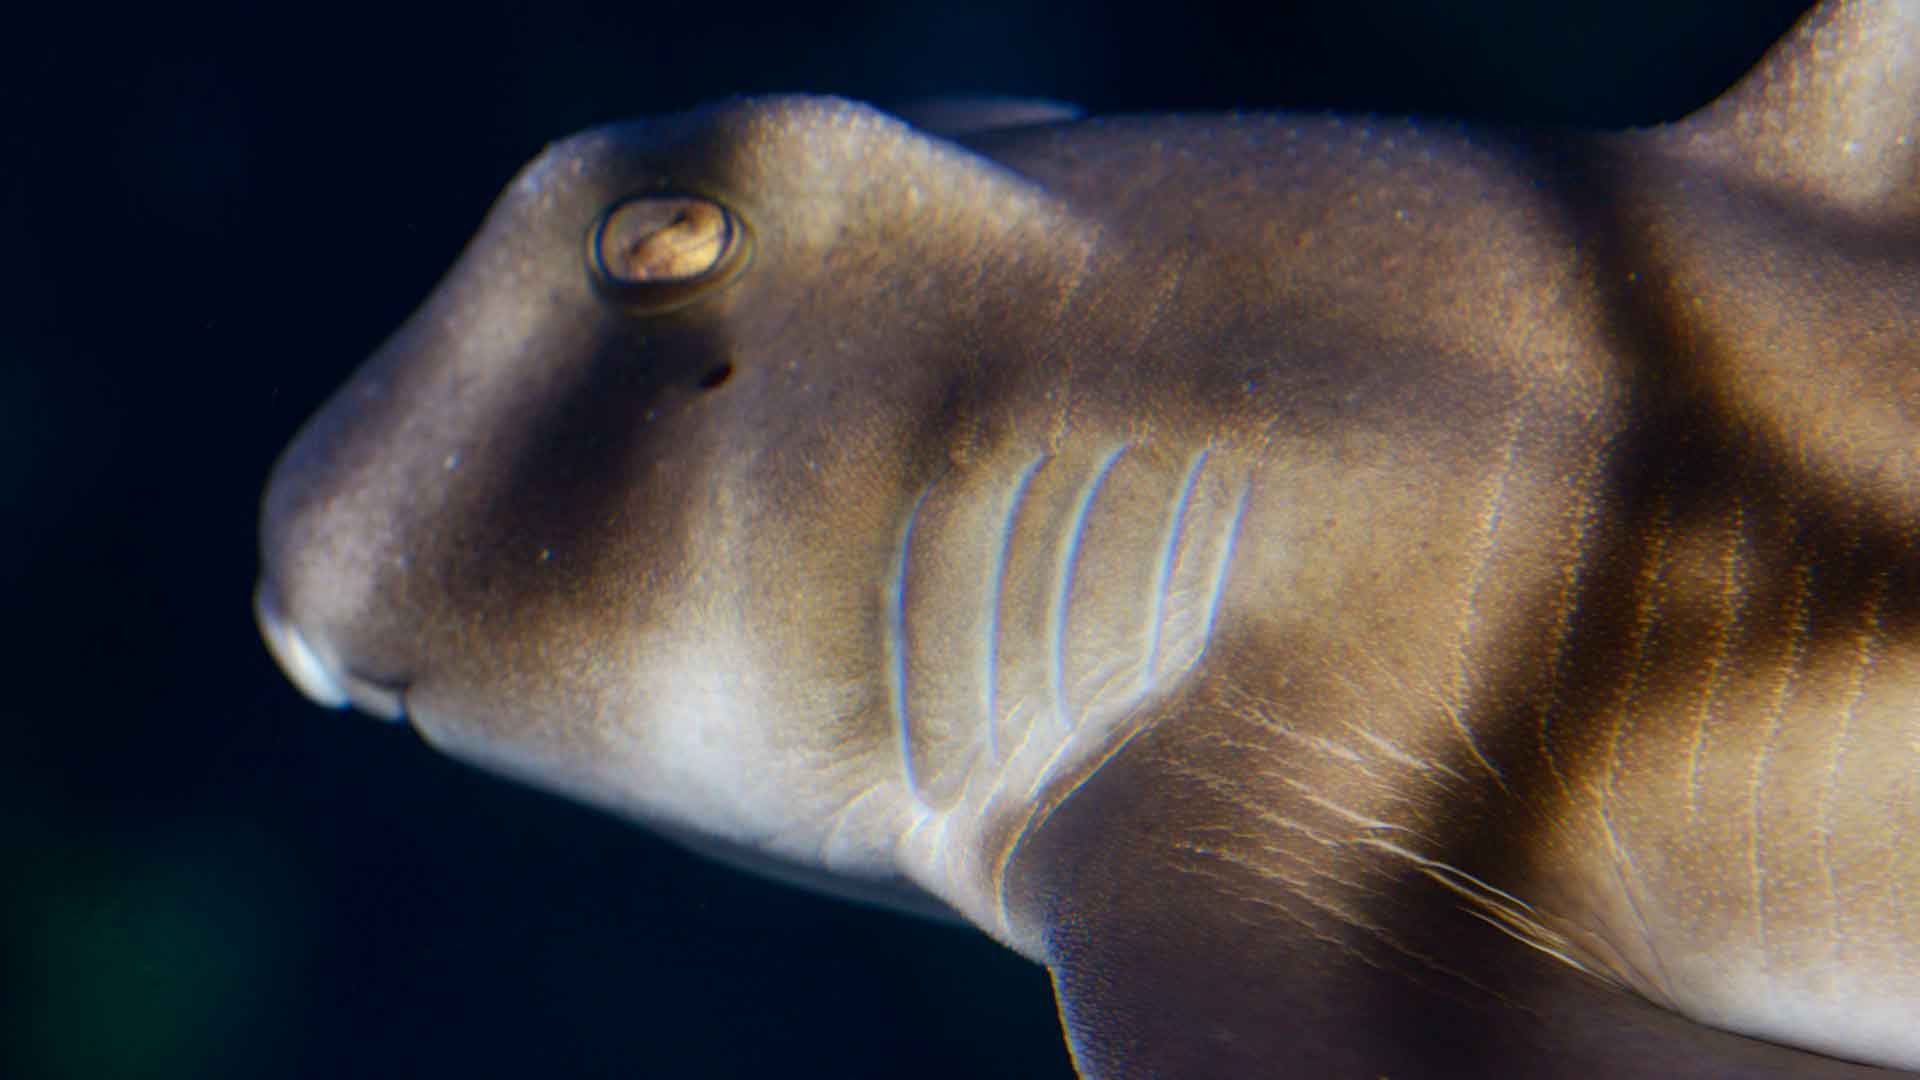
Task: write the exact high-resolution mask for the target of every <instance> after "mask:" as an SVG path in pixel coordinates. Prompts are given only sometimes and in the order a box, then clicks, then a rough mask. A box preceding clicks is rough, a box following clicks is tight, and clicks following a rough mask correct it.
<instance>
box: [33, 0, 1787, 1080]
mask: <svg viewBox="0 0 1920 1080" xmlns="http://www.w3.org/2000/svg"><path fill="white" fill-rule="evenodd" d="M1800 6H1801V5H1800V4H1799V3H1796V2H1794V0H1780V2H1772V3H1765V4H1745V5H1739V6H1738V7H1737V9H1736V7H1735V6H1734V5H1728V4H1720V3H1713V2H1710V0H1694V2H1686V3H1682V2H1674V0H1664V2H1654V0H1643V2H1637V3H1617V2H1616V3H1604V4H1603V3H1597V2H1592V0H1570V2H1568V3H1565V4H1553V5H1547V4H1537V3H1533V2H1531V0H1433V2H1431V3H1426V4H1421V3H1413V2H1411V0H1402V2H1395V3H1384V2H1373V0H1354V2H1352V3H1348V4H1344V5H1324V4H1316V5H1311V6H1310V7H1311V9H1312V10H1311V12H1308V11H1305V10H1296V9H1295V8H1294V7H1293V6H1291V5H1289V4H1285V3H1272V4H1268V5H1265V6H1263V8H1262V10H1261V13H1260V14H1258V15H1255V16H1248V15H1246V14H1244V13H1241V12H1239V11H1238V9H1236V8H1233V7H1230V6H1227V5H1213V4H1209V3H1204V2H1203V3H1182V4H1179V5H1176V6H1174V7H1172V8H1170V9H1151V8H1147V7H1120V8H1114V7H1112V6H1111V5H1106V4H1096V3H1092V2H1090V0H1077V2H1076V0H1068V2H1061V3H1052V4H1046V5H1040V4H1034V5H1013V4H969V5H964V6H955V7H954V8H952V9H950V10H948V9H939V8H935V7H931V6H925V5H914V4H903V3H897V2H887V3H878V2H876V3H869V4H865V5H853V6H843V7H828V8H813V7H803V6H763V5H757V4H756V3H753V2H749V3H748V4H746V5H742V4H739V3H703V4H691V5H661V4H647V3H639V2H629V3H621V4H612V3H607V4H590V3H582V2H578V0H556V2H552V3H539V4H535V3H531V2H528V3H507V2H501V0H479V2H475V3H470V4H467V5H464V11H463V13H462V14H461V15H460V16H459V17H457V18H453V17H447V16H441V17H435V18H427V17H424V16H423V15H419V14H415V13H412V12H410V11H408V10H406V9H405V6H404V5H398V4H389V5H386V6H385V7H369V8H355V9H351V10H348V9H342V8H338V7H324V8H323V7H315V8H311V9H297V8H282V7H279V6H274V5H250V6H246V7H240V6H235V7H233V8H231V9H228V10H217V9H213V8H208V7H199V8H195V9H193V10H190V11H185V12H182V11H167V12H164V13H162V12H161V11H159V10H151V11H145V12H144V13H141V14H131V13H126V12H118V11H116V10H114V9H113V8H110V7H109V8H99V7H83V6H80V5H73V4H65V5H56V6H54V7H52V8H45V9H40V10H39V11H38V13H37V14H35V15H32V16H23V15H15V16H10V17H9V18H10V19H11V20H13V21H11V22H9V24H8V25H7V26H6V27H5V28H4V29H0V242H3V244H4V247H3V248H0V282H3V283H4V286H5V288H4V291H0V297H3V298H4V299H0V315H4V318H0V616H4V617H3V618H0V633H4V634H5V635H6V641H5V648H4V649H0V676H4V678H5V694H4V696H0V740H3V741H0V866H4V867H5V871H4V873H5V877H4V887H3V888H0V1075H4V1076H8V1077H21V1078H40V1077H134V1076H144V1077H164V1078H174V1077H179V1078H189V1077H251V1076H271V1077H329V1078H331V1077H339V1076H363V1075H364V1076H416V1077H417V1076H429V1075H448V1076H463V1077H493V1076H508V1077H511V1076H540V1077H587V1076H609V1075H616V1076H763V1075H774V1076H787V1075H831V1076H846V1077H858V1076H913V1077H915V1078H918V1080H924V1078H928V1077H935V1076H969V1077H975V1076H978V1077H1002V1076H1006V1077H1012V1076H1064V1075H1067V1074H1068V1067H1067V1064H1066V1058H1065V1054H1064V1051H1063V1049H1062V1047H1061V1044H1060V1041H1059V1037H1058V1033H1057V1028H1056V1021H1055V1019H1054V1016H1053V1012H1052V1007H1051V1001H1050V998H1049V995H1048V990H1047V986H1046V981H1045V978H1044V975H1043V973H1042V972H1041V971H1040V970H1039V969H1037V968H1033V967H1031V966H1029V965H1027V964H1026V963H1024V962H1023V961H1020V960H1018V959H1016V958H1014V957H1012V956H1011V955H1008V954H1005V953H1003V952H1001V951H1000V950H999V949H997V948H996V947H994V946H992V945H991V944H989V943H988V942H987V941H986V940H985V939H984V938H980V937H978V936H976V935H972V934H970V933H963V932H958V931H954V930H950V929H944V928H940V927H934V926H929V925H925V924H921V923H918V922H915V921H912V920H908V919H903V918H898V917H893V916H888V915H881V914H876V913H872V912H868V911H863V910H859V909H855V908H851V907H846V906H842V905H840V904H836V903H833V902H830V901H826V900H820V899H816V898H813V897H811V896H805V895H800V894H797V893H794V892H792V891H789V890H786V889H783V888H780V887H778V886H774V885H770V884H763V883H761V882H759V881H755V880H751V879H748V878H745V877H741V876H738V875H735V874H733V873H730V872H727V871H724V870H720V869H717V868H715V867H711V866H709V865H706V864H705V863H702V862H699V861H696V860H694V859H692V858H690V857H687V856H684V855H682V854H680V853H679V852H677V851H675V850H673V849H671V848H669V847H667V846H665V845H664V844H661V843H659V842H657V841H655V840H653V839H652V838H651V837H648V836H646V835H643V834H641V833H640V832H638V831H635V830H632V829H629V828H625V827H623V826H620V825H617V824H615V823H613V822H610V821H606V820H602V819H601V818H599V817H596V816H595V815H593V814H591V813H589V812H587V811H584V810H580V809H576V808H574V807H572V806H569V805H565V804H562V803H560V802H558V801H555V800H551V799H548V798H545V797H542V796H538V795H535V794H532V793H529V792H524V791H521V790H519V789H516V788H514V787H511V786H509V785H507V784H505V783H502V782H497V781H494V780H492V779H489V778H486V777H483V776H480V775H478V774H475V773H472V772H470V771H468V770H466V769H464V768H462V767H460V766H457V765H454V764H452V763H450V762H448V761H445V760H443V759H441V758H439V757H438V756H436V755H434V754H432V753H430V752H428V751H427V750H426V749H424V748H423V747H422V746H421V745H420V744H419V743H418V741H417V740H416V739H414V738H413V737H412V736H411V735H410V734H409V733H407V732H406V731H405V730H402V729H395V728H389V727H385V726H381V725H378V724H376V723H374V722H372V721H368V720H364V719H361V718H358V717H354V716H350V715H339V714H327V713H322V712H320V711H319V710H317V709H314V708H312V707H309V706H308V705H306V704H305V703H304V702H303V701H302V700H301V699H300V698H298V697H297V696H296V694H295V693H294V691H293V690H292V689H291V688H290V687H289V686H287V685H286V684H285V683H284V682H283V680H282V679H281V678H280V676H279V674H278V672H277V671H276V670H275V669H274V668H273V666H272V664H271V663H270V661H269V660H268V658H267V655H266V653H265V651H264V650H263V649H262V648H261V647H260V646H259V644H258V642H257V640H256V639H255V636H254V631H253V627H252V624H251V621H250V618H249V615H248V594H249V590H250V589H251V586H252V579H253V575H254V572H255V554H254V547H253V527H254V521H253V518H254V511H255V505H256V500H257V498H258V493H259V489H260V486H261V484H262V481H263V479H264V477H265V474H266V470H267V468H268V466H269V464H270V463H271V461H272V459H273V456H274V454H275V453H276V452H277V451H278V449H279V448H280V446H281V445H283V444H284V442H285V441H286V440H287V438H288V437H289V436H290V435H291V433H292V431H293V430H294V428H295V426H296V425H297V424H298V423H299V422H300V421H301V419H302V418H304V417H305V416H306V415H307V414H308V413H309V412H311V411H312V410H313V408H314V407H315V406H316V404H317V403H318V401H319V399H320V398H321V396H322V395H323V394H325V393H326V392H327V391H328V390H329V389H330V388H331V387H333V386H334V385H336V384H337V383H338V382H339V381H340V380H341V379H342V378H343V377H344V376H345V375H346V374H347V372H348V371H349V370H350V369H351V368H352V367H353V366H354V365H355V364H356V363H358V361H359V359H360V358H361V357H362V356H363V355H364V354H365V353H366V352H367V351H368V350H369V349H371V348H372V347H373V346H374V345H375V344H376V343H378V341H379V340H380V339H381V338H382V337H383V336H384V335H385V334H386V333H387V332H388V331H389V330H390V329H392V328H393V327H394V326H395V325H396V324H397V323H398V322H399V320H400V319H401V318H402V316H404V315H405V314H406V312H407V311H408V310H409V309H410V308H411V307H412V306H413V305H414V304H415V303H416V302H417V301H418V300H419V299H420V298H421V297H422V296H424V295H425V293H426V292H427V290H428V289H429V288H430V287H431V285H432V284H433V282H434V280H435V279H436V277H437V276H438V275H439V274H440V272H441V271H442V270H444V269H445V268H446V267H447V265H448V264H449V263H450V262H451V261H452V259H453V257H454V255H455V254H456V253H457V251H458V249H459V247H460V245H461V244H462V242H463V241H464V240H465V238H466V237H467V235H468V233H469V231H470V230H471V229H472V228H473V226H474V225H475V224H476V223H477V222H478V220H479V218H480V215H481V214H482V212H483V211H484V210H485V208H486V206H487V204H488V203H489V202H490V201H491V199H492V197H493V195H494V193H495V192H496V191H497V190H498V188H499V187H500V185H501V184H503V183H504V182H505V181H506V179H507V178H508V177H509V176H510V175H511V173H512V172H513V171H514V170H515V169H516V168H517V167H518V165H519V164H520V163H521V162H522V161H524V160H525V159H526V158H528V157H529V156H531V155H532V154H533V153H535V152H536V151H537V150H538V149H539V148H540V146H541V145H542V144H543V143H544V142H545V141H546V140H548V139H550V138H553V137H555V136H558V135H561V134H564V133H567V132H569V131H571V130H574V129H577V128H579V127H582V126H585V125H587V124H590V123H595V122H599V121H605V120H611V119H616V118H620V117H624V116H629V115H634V114H640V113H647V112H658V111H664V110H671V109H677V108H681V107H685V106H687V105H690V104H693V103H696V102H699V101H702V100H705V99H709V98H713V97H717V96H721V95H725V94H729V93H733V92H738V91H753V90H774V89H779V90H802V89H804V90H821V91H834V92H839V93H845V94H849V95H852V96H856V97H861V98H866V99H871V100H878V101H886V100H889V99H899V98H903V97H911V96H917V95H923V94H929V93H936V92H941V91H975V92H1008V93H1022V94H1038V95H1047V96H1052V97H1057V98H1062V99H1066V100H1072V101H1079V102H1083V103H1085V104H1087V105H1089V106H1091V107H1092V108H1094V109H1095V110H1098V111H1120V110H1142V109H1152V108H1161V107H1170V106H1171V107H1180V108H1187V109H1203V108H1218V107H1225V106H1247V107H1267V106H1274V107H1282V106H1291V107H1312V108H1323V107H1329V106H1335V107H1341V108H1355V109H1370V110H1381V111H1406V110H1414V111H1422V112H1447V113H1465V114H1470V115H1475V116H1479V117H1483V118H1491V119H1495V120H1499V121H1503V122H1528V123H1537V122H1574V123H1583V124H1620V123H1628V122H1650V121H1655V120H1661V119H1669V118H1672V117H1675V116H1677V115H1679V114H1681V113H1683V112H1685V111H1686V110H1687V109H1689V108H1691V107H1692V106H1694V105H1697V104H1699V103H1701V102H1702V101H1704V100H1705V99H1706V98H1708V97H1709V96H1711V95H1712V93H1714V92H1715V91H1716V90H1717V89H1719V88H1720V87H1722V86H1724V85H1725V84H1726V83H1728V82H1729V81H1731V79H1733V78H1734V77H1735V76H1736V75H1737V74H1738V73H1739V72H1740V71H1741V70H1742V69H1743V68H1744V67H1745V66H1746V65H1747V64H1749V63H1750V62H1751V61H1752V60H1753V59H1754V58H1755V57H1756V56H1757V55H1758V53H1759V52H1760V50H1761V49H1762V48H1764V46H1765V45H1766V44H1767V43H1768V42H1769V41H1771V40H1772V39H1773V37H1775V36H1776V35H1777V34H1778V33H1779V32H1780V31H1781V29H1783V28H1784V26H1785V25H1786V23H1787V22H1788V21H1789V20H1790V19H1791V18H1792V17H1793V15H1794V14H1795V11H1796V9H1797V8H1798V7H1800ZM436 10H438V8H436ZM449 10H451V9H449ZM1736 10H1737V14H1736V13H1734V12H1735V11H1736Z"/></svg>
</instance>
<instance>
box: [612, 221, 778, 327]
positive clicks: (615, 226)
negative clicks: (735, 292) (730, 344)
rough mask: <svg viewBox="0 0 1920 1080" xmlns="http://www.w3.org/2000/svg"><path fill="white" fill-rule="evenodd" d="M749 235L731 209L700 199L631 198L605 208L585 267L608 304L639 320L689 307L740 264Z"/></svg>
mask: <svg viewBox="0 0 1920 1080" xmlns="http://www.w3.org/2000/svg"><path fill="white" fill-rule="evenodd" d="M747 241H748V234H747V230H746V229H745V228H744V227H743V225H742V223H741V221H740V218H739V216H738V215H737V214H735V213H734V212H733V211H732V210H730V209H729V208H727V207H726V206H725V205H723V204H721V203H719V202H716V201H715V200H712V199H708V198H705V197H703V196H699V195H688V194H681V193H674V192H666V193H660V192H655V193H649V194H644V195H630V196H628V197H626V198H623V199H620V200H618V201H616V202H614V203H613V204H611V205H610V206H608V207H607V209H606V210H604V211H603V212H602V213H601V214H600V217H599V219H598V220H597V221H596V222H595V223H594V226H593V230H592V232H591V234H590V236H589V243H588V251H587V256H588V258H587V261H588V265H589V269H590V271H591V273H592V276H593V278H594V281H595V282H596V284H598V285H599V286H600V287H601V290H602V291H603V292H605V293H608V294H610V298H611V299H613V300H615V301H617V302H618V303H620V304H622V305H624V306H626V307H628V308H630V309H633V310H635V311H636V312H638V313H641V314H651V313H655V312H659V311H665V310H668V309H671V308H674V307H679V306H680V305H682V304H685V303H688V302H690V301H692V300H693V299H695V298H697V297H698V296H700V295H702V294H704V293H705V292H706V291H707V290H709V289H711V288H713V287H715V286H717V285H719V284H721V283H723V282H725V281H727V280H729V279H731V278H732V277H733V275H734V274H735V273H737V272H738V271H739V270H740V269H741V267H742V266H744V265H745V262H746V254H747V251H748V248H749V246H750V245H749V244H748V242H747Z"/></svg>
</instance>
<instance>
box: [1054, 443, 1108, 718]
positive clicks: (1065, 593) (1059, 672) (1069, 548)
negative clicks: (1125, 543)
mask: <svg viewBox="0 0 1920 1080" xmlns="http://www.w3.org/2000/svg"><path fill="white" fill-rule="evenodd" d="M1126 452H1127V447H1126V444H1124V443H1123V444H1121V445H1120V446H1117V447H1114V449H1113V450H1112V451H1110V452H1109V453H1108V454H1107V456H1106V458H1105V459H1103V460H1102V461H1101V462H1100V466H1099V468H1097V469H1095V470H1094V473H1093V476H1092V478H1091V479H1089V480H1088V481H1087V483H1086V486H1085V487H1082V488H1081V489H1080V495H1079V497H1078V499H1076V500H1075V503H1074V507H1073V518H1072V521H1071V523H1070V524H1069V525H1068V526H1067V532H1066V535H1065V536H1064V537H1063V538H1062V542H1061V545H1060V560H1059V564H1058V565H1057V566H1056V567H1055V568H1054V578H1055V581H1056V582H1057V584H1056V586H1055V588H1054V592H1053V603H1052V605H1051V606H1050V607H1049V609H1048V611H1047V640H1048V641H1049V642H1050V643H1051V645H1050V647H1049V649H1048V656H1047V688H1048V689H1049V690H1051V691H1052V694H1053V715H1054V719H1055V720H1057V721H1058V722H1059V724H1060V728H1061V730H1063V731H1065V730H1071V729H1072V727H1073V716H1072V712H1073V710H1072V707H1071V705H1070V704H1069V702H1068V701H1067V691H1066V666H1067V604H1068V601H1069V600H1070V599H1071V594H1072V592H1073V572H1074V569H1075V564H1076V563H1078V562H1079V559H1080V541H1081V539H1082V538H1083V537H1084V536H1085V534H1086V529H1087V518H1088V517H1089V516H1091V513H1092V510H1093V501H1094V499H1095V498H1096V497H1097V496H1098V495H1099V494H1100V487H1101V485H1102V484H1105V483H1106V481H1107V474H1108V473H1110V472H1112V471H1113V466H1114V463H1115V462H1117V461H1119V460H1120V455H1121V454H1124V453H1126Z"/></svg>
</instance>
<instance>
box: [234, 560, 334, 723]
mask: <svg viewBox="0 0 1920 1080" xmlns="http://www.w3.org/2000/svg"><path fill="white" fill-rule="evenodd" d="M253 617H254V619H255V620H256V621H258V622H259V624H260V636H261V637H264V638H266V639H267V651H268V652H271V653H272V654H273V658H274V660H275V661H276V662H278V663H279V665H280V670H281V671H284V672H286V674H287V678H289V679H291V680H293V685H295V686H297V687H299V688H300V692H301V693H303V694H305V695H307V697H308V698H309V699H310V700H312V701H313V703H314V704H316V705H323V706H325V707H327V708H329V709H341V708H345V707H346V706H347V704H348V698H347V691H346V688H345V687H342V686H341V685H340V681H339V680H338V679H336V678H334V677H333V673H332V672H330V671H328V670H327V666H326V665H325V664H323V663H321V662H320V657H318V656H317V655H315V654H314V651H313V648H312V647H311V646H309V645H308V644H307V640H306V639H305V638H303V637H301V636H300V631H299V630H296V629H294V627H293V626H291V625H290V624H288V623H287V622H286V621H285V620H284V619H282V618H281V617H280V613H279V612H278V611H277V610H275V609H274V605H273V601H272V600H271V599H270V598H269V597H268V596H267V590H266V589H265V588H259V589H255V590H254V592H253Z"/></svg>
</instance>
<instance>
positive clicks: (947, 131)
mask: <svg viewBox="0 0 1920 1080" xmlns="http://www.w3.org/2000/svg"><path fill="white" fill-rule="evenodd" d="M890 111H891V112H892V113H893V114H894V115H895V116H897V117H899V118H900V119H902V120H905V121H906V122H907V123H909V124H912V125H913V126H914V127H916V128H919V129H920V130H921V131H924V132H927V133H928V134H930V135H938V136H941V137H942V138H947V139H959V138H963V137H965V136H968V135H978V134H981V133H982V132H987V131H998V130H1001V129H1003V128H1013V127H1030V126H1032V125H1035V124H1061V123H1065V122H1067V121H1069V120H1078V119H1079V118H1080V116H1081V115H1082V113H1081V110H1080V108H1079V106H1076V105H1068V104H1067V103H1065V102H1062V101H1052V100H1049V99H1046V98H1021V97H994V96H992V95H983V96H977V97H968V96H965V95H955V96H951V97H930V98H919V99H917V100H913V101H904V102H900V103H898V104H896V105H894V106H892V108H891V110H890Z"/></svg>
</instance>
